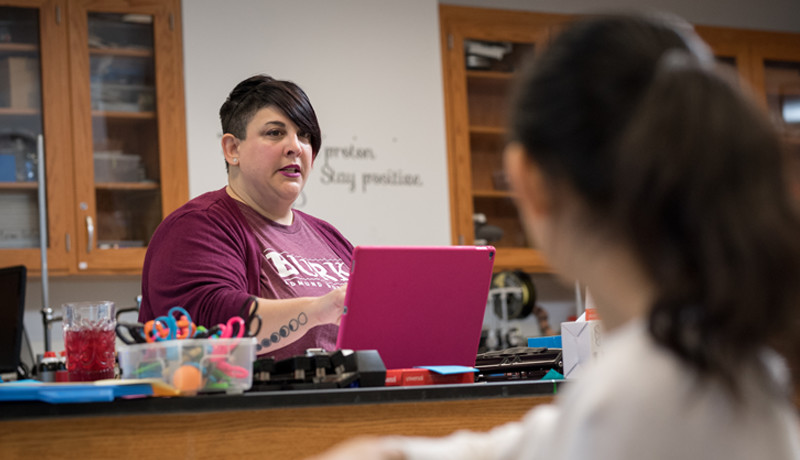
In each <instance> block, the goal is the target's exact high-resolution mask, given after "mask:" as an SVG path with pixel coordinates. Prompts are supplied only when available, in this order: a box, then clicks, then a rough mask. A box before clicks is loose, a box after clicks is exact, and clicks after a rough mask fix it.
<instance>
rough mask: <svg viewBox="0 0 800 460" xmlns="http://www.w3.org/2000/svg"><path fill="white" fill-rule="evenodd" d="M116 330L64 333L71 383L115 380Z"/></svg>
mask: <svg viewBox="0 0 800 460" xmlns="http://www.w3.org/2000/svg"><path fill="white" fill-rule="evenodd" d="M114 341H115V337H114V330H113V329H108V330H100V329H81V330H68V331H65V333H64V347H65V348H66V351H67V372H69V381H70V382H91V381H94V380H102V379H113V378H114Z"/></svg>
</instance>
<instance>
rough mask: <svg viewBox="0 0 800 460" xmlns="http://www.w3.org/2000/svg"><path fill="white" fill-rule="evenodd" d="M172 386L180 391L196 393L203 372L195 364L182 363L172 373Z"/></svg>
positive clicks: (201, 383) (201, 381)
mask: <svg viewBox="0 0 800 460" xmlns="http://www.w3.org/2000/svg"><path fill="white" fill-rule="evenodd" d="M172 386H174V387H175V388H176V389H177V390H178V391H180V392H181V393H185V394H194V393H197V391H198V390H200V388H201V387H202V386H203V373H202V372H200V369H198V368H197V367H196V366H192V365H189V364H184V365H183V366H181V367H179V368H178V369H177V370H176V371H175V372H174V373H173V374H172Z"/></svg>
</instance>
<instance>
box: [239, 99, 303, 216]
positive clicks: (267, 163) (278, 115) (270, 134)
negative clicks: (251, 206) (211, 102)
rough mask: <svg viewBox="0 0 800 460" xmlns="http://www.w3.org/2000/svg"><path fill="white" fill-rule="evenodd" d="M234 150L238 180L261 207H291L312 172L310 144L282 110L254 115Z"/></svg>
mask: <svg viewBox="0 0 800 460" xmlns="http://www.w3.org/2000/svg"><path fill="white" fill-rule="evenodd" d="M236 150H237V153H238V164H237V166H238V168H239V174H238V175H239V178H238V179H239V182H240V185H241V186H242V187H244V190H245V191H246V193H247V195H248V196H249V197H250V198H252V199H253V200H255V201H256V202H258V203H260V204H261V205H262V206H265V205H266V206H269V204H268V203H280V204H284V205H288V206H290V205H291V204H292V203H294V201H295V200H296V199H297V197H298V196H300V192H301V191H302V190H303V187H304V186H305V184H306V180H307V178H308V174H309V173H310V172H311V165H312V162H313V160H312V151H311V143H310V139H309V137H308V133H305V132H301V131H299V128H298V127H297V126H296V125H295V124H294V123H293V122H292V121H291V120H290V119H289V118H287V117H286V115H284V113H283V112H282V111H280V110H279V109H277V108H274V107H271V106H270V107H264V108H262V109H261V110H259V111H258V112H256V114H255V115H254V116H253V118H252V119H251V120H250V123H248V124H247V137H246V138H245V139H237V149H236ZM276 200H277V201H276Z"/></svg>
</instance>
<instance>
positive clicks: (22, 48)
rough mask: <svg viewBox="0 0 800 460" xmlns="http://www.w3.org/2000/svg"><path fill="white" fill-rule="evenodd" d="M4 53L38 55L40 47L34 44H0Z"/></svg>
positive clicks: (0, 50) (0, 48) (0, 49)
mask: <svg viewBox="0 0 800 460" xmlns="http://www.w3.org/2000/svg"><path fill="white" fill-rule="evenodd" d="M0 52H2V53H38V52H39V46H38V45H34V44H33V43H0Z"/></svg>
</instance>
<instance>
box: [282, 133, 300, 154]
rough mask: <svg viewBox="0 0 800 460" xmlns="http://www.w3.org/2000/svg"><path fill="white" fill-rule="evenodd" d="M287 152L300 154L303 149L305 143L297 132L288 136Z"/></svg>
mask: <svg viewBox="0 0 800 460" xmlns="http://www.w3.org/2000/svg"><path fill="white" fill-rule="evenodd" d="M286 139H287V141H286V142H287V144H286V154H287V155H300V152H302V151H303V144H302V142H300V136H298V135H297V133H294V134H290V135H288V136H286Z"/></svg>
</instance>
